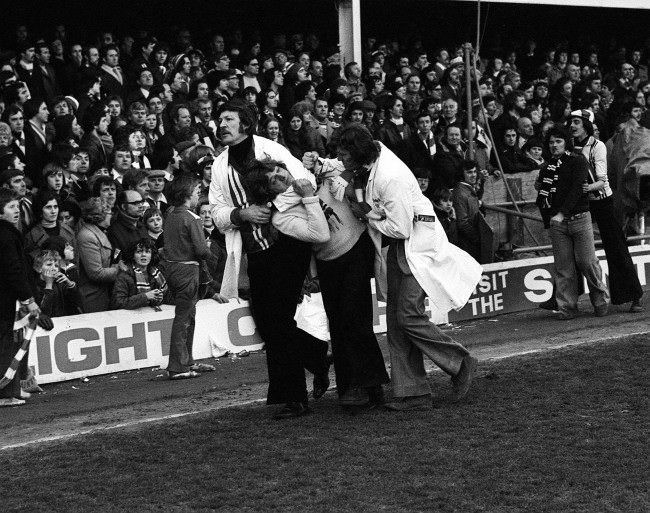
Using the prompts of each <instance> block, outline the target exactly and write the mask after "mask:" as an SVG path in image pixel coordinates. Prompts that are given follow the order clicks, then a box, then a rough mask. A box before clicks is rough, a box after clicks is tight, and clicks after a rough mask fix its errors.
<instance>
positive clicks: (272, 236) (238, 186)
mask: <svg viewBox="0 0 650 513" xmlns="http://www.w3.org/2000/svg"><path fill="white" fill-rule="evenodd" d="M228 188H229V189H230V197H231V198H232V200H233V203H234V206H235V207H237V208H247V207H249V206H250V203H249V202H248V197H247V196H246V190H245V189H244V186H243V185H242V183H241V177H240V174H239V173H238V172H237V171H236V170H235V168H234V167H233V166H232V165H231V166H230V169H229V170H228ZM239 232H240V234H241V237H242V244H243V247H244V250H245V251H246V252H247V253H257V252H259V251H264V250H266V249H269V248H270V247H271V246H272V245H273V244H274V243H275V242H276V241H277V239H278V232H277V229H276V228H275V227H274V226H273V225H272V224H271V223H267V224H255V223H246V224H244V225H243V226H241V227H240V228H239Z"/></svg>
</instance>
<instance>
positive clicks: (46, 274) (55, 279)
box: [34, 249, 81, 317]
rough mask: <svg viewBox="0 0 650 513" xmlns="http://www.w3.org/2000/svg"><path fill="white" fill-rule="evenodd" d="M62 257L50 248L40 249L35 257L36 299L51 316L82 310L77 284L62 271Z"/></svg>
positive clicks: (61, 315) (73, 313)
mask: <svg viewBox="0 0 650 513" xmlns="http://www.w3.org/2000/svg"><path fill="white" fill-rule="evenodd" d="M60 263H61V257H60V256H59V254H58V253H57V252H56V251H54V250H50V249H44V250H39V252H38V254H37V255H36V257H35V258H34V271H35V273H36V280H35V299H36V302H37V303H38V304H39V306H40V308H41V311H42V312H43V313H45V314H46V315H48V316H50V317H63V316H64V315H75V314H78V313H80V311H81V296H80V294H79V288H78V287H77V284H76V283H75V282H74V281H72V280H71V279H70V278H68V277H67V276H66V274H65V273H62V272H61V268H60Z"/></svg>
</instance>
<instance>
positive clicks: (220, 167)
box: [208, 135, 316, 298]
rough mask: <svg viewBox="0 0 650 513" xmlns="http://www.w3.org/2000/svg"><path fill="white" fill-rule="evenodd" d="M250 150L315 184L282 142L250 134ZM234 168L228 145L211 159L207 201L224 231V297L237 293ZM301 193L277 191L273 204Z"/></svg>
mask: <svg viewBox="0 0 650 513" xmlns="http://www.w3.org/2000/svg"><path fill="white" fill-rule="evenodd" d="M253 150H254V152H255V158H256V159H258V160H264V159H272V160H275V161H278V162H282V163H283V164H284V165H285V166H286V168H287V170H288V171H289V172H290V173H291V176H293V178H294V179H296V180H297V179H299V178H305V179H307V180H309V181H310V182H311V184H312V185H313V186H314V189H315V188H316V180H315V178H314V176H313V175H312V174H311V173H310V172H309V171H307V170H306V169H305V168H304V167H303V165H302V162H300V161H299V160H298V159H297V158H295V157H294V156H293V155H291V152H290V151H289V150H288V149H286V148H285V147H284V146H282V145H280V144H278V143H276V142H273V141H271V140H269V139H265V138H264V137H258V136H257V135H254V136H253ZM232 172H234V174H235V175H236V176H237V179H238V177H239V174H238V173H237V172H236V171H234V170H233V169H232V167H231V166H230V164H228V148H226V149H225V150H224V151H223V152H221V153H220V154H219V155H218V156H217V157H216V158H215V159H214V162H213V163H212V178H211V180H210V191H209V194H208V201H209V202H210V205H212V218H213V219H214V223H215V226H216V227H217V229H218V230H219V231H220V232H222V233H223V234H225V238H226V254H227V258H226V267H225V269H224V276H223V281H222V282H221V291H220V293H221V295H223V296H224V297H226V298H233V297H237V295H238V292H237V289H238V283H237V280H238V277H239V271H240V266H241V256H242V239H241V235H240V233H239V229H238V227H237V226H236V225H234V224H233V223H232V221H231V220H230V215H231V214H232V211H233V210H235V208H236V207H235V202H234V201H233V198H232V196H231V192H230V186H229V183H228V176H229V175H230V174H231V173H232ZM301 199H302V198H301V197H300V196H298V195H297V194H293V187H289V189H287V191H286V192H284V193H282V194H279V195H278V196H277V197H276V198H275V199H274V200H273V204H274V205H275V207H276V208H277V209H278V211H280V212H284V211H285V210H287V209H288V208H290V207H292V206H294V205H295V204H297V203H300V202H301Z"/></svg>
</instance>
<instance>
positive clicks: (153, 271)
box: [133, 266, 167, 305]
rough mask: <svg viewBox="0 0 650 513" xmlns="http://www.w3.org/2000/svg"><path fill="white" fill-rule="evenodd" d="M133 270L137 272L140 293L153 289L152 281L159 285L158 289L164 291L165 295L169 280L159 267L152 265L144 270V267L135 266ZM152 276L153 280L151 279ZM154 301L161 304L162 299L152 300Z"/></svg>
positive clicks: (136, 283) (136, 277)
mask: <svg viewBox="0 0 650 513" xmlns="http://www.w3.org/2000/svg"><path fill="white" fill-rule="evenodd" d="M133 272H134V274H135V286H136V288H137V289H138V294H143V293H146V292H149V291H150V290H151V283H152V282H153V283H155V284H156V285H157V286H156V288H157V289H159V290H161V291H162V292H163V295H164V294H165V292H167V281H166V280H165V277H164V276H163V275H162V273H161V272H160V271H159V270H158V268H157V267H151V268H149V270H148V271H147V270H146V269H145V270H144V271H143V270H142V269H139V268H138V267H135V266H133ZM150 277H151V282H150V281H149V278H150ZM152 303H155V304H157V305H159V304H160V303H162V301H155V302H153V301H152Z"/></svg>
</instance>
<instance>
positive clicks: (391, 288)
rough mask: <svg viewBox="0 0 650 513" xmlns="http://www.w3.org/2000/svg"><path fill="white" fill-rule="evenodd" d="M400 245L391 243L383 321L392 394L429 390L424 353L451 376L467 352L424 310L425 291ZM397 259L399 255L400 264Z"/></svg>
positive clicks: (401, 243)
mask: <svg viewBox="0 0 650 513" xmlns="http://www.w3.org/2000/svg"><path fill="white" fill-rule="evenodd" d="M403 244H404V242H403V241H399V242H397V243H393V244H391V247H390V248H389V250H388V260H387V273H388V276H387V278H388V297H387V301H386V324H387V327H388V348H389V351H390V364H391V382H392V385H393V395H394V396H395V397H406V396H412V395H425V394H429V393H431V391H430V389H429V384H428V383H427V380H426V372H425V370H424V358H423V356H424V355H426V356H427V357H429V358H430V359H431V360H432V361H433V362H434V363H435V364H436V365H437V366H438V367H440V368H441V369H442V370H443V371H445V372H446V373H447V374H449V375H451V376H455V375H456V374H458V371H459V370H460V365H461V362H462V361H463V358H464V357H465V356H466V355H468V354H469V351H467V349H465V348H464V347H463V346H462V345H460V344H459V343H458V342H455V341H454V340H453V339H452V338H451V337H449V336H447V335H445V334H444V333H443V332H442V331H440V329H439V328H438V327H437V326H436V325H435V324H433V323H432V322H431V321H430V319H429V316H428V315H427V314H426V313H425V310H424V300H425V297H426V294H425V292H424V290H422V287H420V284H419V283H418V282H417V280H416V279H415V277H414V276H413V274H411V272H410V270H408V264H407V263H406V259H405V257H404V253H403V251H404V249H403ZM400 246H401V247H400ZM398 252H399V253H401V254H399V256H398ZM398 258H401V265H400V262H399V261H398Z"/></svg>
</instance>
